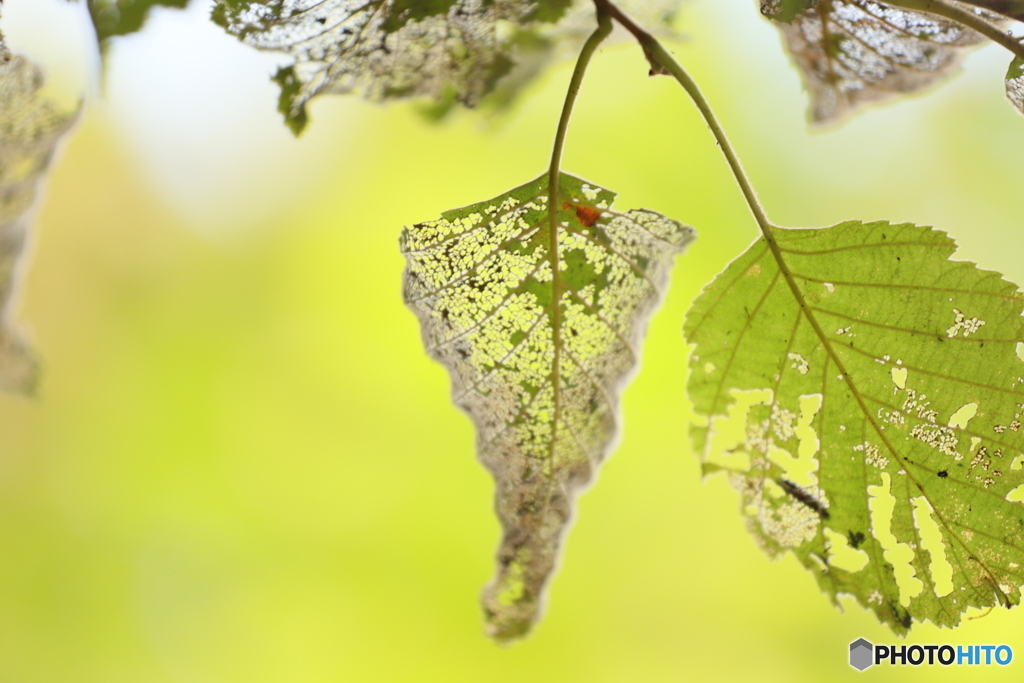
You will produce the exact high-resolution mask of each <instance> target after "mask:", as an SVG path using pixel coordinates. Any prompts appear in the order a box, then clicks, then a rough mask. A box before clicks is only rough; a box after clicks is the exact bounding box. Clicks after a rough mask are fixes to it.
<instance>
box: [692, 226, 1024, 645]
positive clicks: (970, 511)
mask: <svg viewBox="0 0 1024 683" xmlns="http://www.w3.org/2000/svg"><path fill="white" fill-rule="evenodd" d="M772 235H773V239H774V241H775V243H776V245H777V249H773V248H772V245H770V244H769V243H768V242H767V241H766V240H764V239H763V238H762V239H760V240H758V241H757V242H755V243H754V245H753V246H752V247H751V248H750V249H749V250H748V251H747V252H746V253H744V254H743V255H742V256H740V257H739V258H738V259H737V260H736V261H734V262H733V263H732V264H730V265H729V266H728V268H726V270H725V271H724V272H722V273H721V274H720V275H719V276H718V277H717V278H716V279H715V280H714V282H712V283H711V284H710V285H709V286H708V287H707V288H706V289H705V291H704V292H703V293H702V294H701V296H700V297H699V298H698V300H697V301H696V303H695V304H694V306H693V308H692V309H691V311H690V312H689V314H688V316H687V320H686V336H687V338H688V340H689V341H690V342H691V343H693V344H694V345H695V347H696V348H695V349H694V351H693V356H692V359H691V363H690V371H691V376H690V382H689V393H690V397H691V399H692V401H693V403H694V406H695V409H696V412H697V414H698V415H699V417H700V420H701V422H700V423H698V424H697V425H695V426H694V427H693V429H692V435H693V441H694V444H695V446H696V450H697V451H698V453H699V454H700V455H701V458H702V461H703V467H704V471H705V473H706V474H707V473H715V472H725V473H727V475H728V477H729V480H730V482H731V483H732V484H733V485H734V486H735V487H736V488H737V489H738V490H739V491H740V496H741V500H742V508H743V511H744V514H745V515H746V516H747V518H748V521H749V527H750V529H751V532H752V533H753V534H754V536H755V537H756V539H757V540H758V541H759V543H760V544H761V545H762V546H763V547H764V549H765V550H766V551H767V552H768V553H769V554H770V555H772V556H777V555H780V554H782V553H784V552H786V551H789V552H792V553H793V554H794V555H795V556H796V557H797V558H798V559H799V560H800V562H801V563H803V565H804V566H805V567H807V568H808V569H810V570H811V571H812V572H813V573H814V575H815V577H816V578H817V580H818V583H819V585H820V587H821V589H822V590H823V591H824V592H825V593H826V594H827V595H828V596H829V597H830V598H831V599H832V600H833V602H836V601H837V597H838V596H839V595H841V594H848V595H852V596H854V597H855V598H856V599H857V601H858V602H859V603H860V604H861V605H863V606H864V607H866V608H869V609H871V610H872V611H874V612H875V614H877V616H878V618H879V619H880V620H881V621H882V622H884V623H886V624H888V625H889V626H891V627H892V628H893V630H894V631H896V632H897V633H905V632H906V631H907V630H908V629H909V628H910V626H911V623H912V621H924V620H930V621H932V622H934V623H936V624H938V625H941V626H952V625H955V624H957V623H958V622H959V621H960V618H961V614H962V613H963V612H964V611H965V610H967V609H968V608H972V607H974V608H985V607H989V606H992V605H1002V606H1006V607H1009V606H1012V605H1015V604H1017V603H1018V602H1019V601H1020V591H1019V586H1020V585H1021V584H1022V583H1024V541H1022V540H1021V539H1022V538H1024V533H1022V532H1024V504H1022V503H1021V502H1019V501H1018V496H1017V495H1016V493H1015V492H1016V490H1017V488H1018V487H1019V486H1021V485H1022V484H1024V470H1022V469H1021V460H1022V459H1024V455H1022V452H1024V451H1022V449H1024V430H1022V422H1024V417H1022V411H1024V408H1022V406H1021V404H1024V361H1022V358H1024V343H1022V341H1024V318H1021V310H1022V306H1024V297H1022V295H1021V293H1020V292H1018V290H1017V287H1016V286H1015V285H1013V284H1012V283H1010V282H1007V281H1006V280H1003V279H1002V278H1001V277H1000V275H999V274H998V273H993V272H991V271H985V270H981V269H979V268H978V267H976V266H975V265H974V264H972V263H967V262H963V261H954V260H950V256H951V255H952V254H953V252H954V250H955V245H954V243H953V240H952V239H951V238H949V237H948V236H946V235H945V234H944V233H942V232H939V231H937V230H933V229H931V228H926V227H918V226H914V225H909V224H904V225H890V224H889V223H859V222H847V223H842V224H840V225H836V226H834V227H831V228H824V229H820V230H784V229H774V230H773V231H772ZM1022 490H1024V489H1022Z"/></svg>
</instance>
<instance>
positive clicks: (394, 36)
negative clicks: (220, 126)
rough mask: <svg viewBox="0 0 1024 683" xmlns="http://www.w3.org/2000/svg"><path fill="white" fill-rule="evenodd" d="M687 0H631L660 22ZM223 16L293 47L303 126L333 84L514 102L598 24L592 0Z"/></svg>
mask: <svg viewBox="0 0 1024 683" xmlns="http://www.w3.org/2000/svg"><path fill="white" fill-rule="evenodd" d="M679 3H680V0H646V1H645V2H639V1H636V2H632V3H630V2H623V3H622V5H623V8H624V9H627V10H629V11H630V13H631V14H632V15H633V16H634V18H635V19H637V20H638V21H640V22H641V23H642V24H643V25H645V26H648V27H650V28H652V29H655V30H656V29H657V28H658V27H659V26H660V27H664V26H666V25H667V23H668V22H670V21H671V19H672V18H673V16H674V13H675V8H676V7H677V6H678V5H679ZM211 18H212V19H213V21H214V23H216V24H218V25H219V26H221V27H222V28H224V29H225V30H226V31H227V32H228V33H230V34H231V35H233V36H235V37H237V38H238V39H239V40H241V41H242V42H244V43H246V44H247V45H250V46H252V47H254V48H256V49H259V50H271V51H279V52H283V53H285V54H286V55H287V56H288V57H289V58H290V59H291V62H290V63H287V64H285V65H284V66H282V67H281V68H279V69H278V71H277V74H276V75H275V76H274V81H275V82H276V83H277V85H278V86H279V88H280V97H279V99H278V110H279V111H280V112H281V114H283V115H284V118H285V122H286V123H287V124H288V126H289V127H290V128H291V129H292V131H293V132H294V133H296V134H298V133H300V132H302V130H303V129H304V128H305V127H306V125H307V123H308V118H309V115H308V112H307V105H308V104H309V102H310V100H312V99H313V98H315V97H316V96H318V95H321V94H325V93H333V94H344V93H350V92H356V93H359V94H361V95H363V96H365V97H367V98H368V99H371V100H376V101H382V100H388V99H394V98H401V97H426V98H429V99H430V100H433V102H434V105H433V107H432V110H433V111H435V112H439V113H444V112H445V111H447V110H448V109H450V108H451V107H452V106H453V105H455V104H462V105H465V106H467V107H474V106H476V105H477V104H479V103H480V101H481V100H482V99H483V98H484V97H485V96H487V95H489V94H492V93H493V94H494V95H495V98H494V102H495V103H496V104H507V103H509V102H511V101H512V100H513V99H514V95H515V93H516V92H518V91H519V90H520V89H521V88H522V87H523V86H524V85H525V84H527V83H529V82H530V81H531V80H532V79H533V78H534V77H535V76H536V75H537V74H539V73H540V72H541V71H542V70H543V68H544V66H545V65H546V64H547V63H549V62H550V61H551V60H552V59H553V58H554V57H556V56H558V55H560V54H562V53H565V54H568V53H569V52H571V51H573V50H575V49H577V48H578V47H579V46H580V45H581V44H582V42H583V40H584V39H585V38H586V36H587V35H589V33H590V32H591V30H592V29H593V26H594V7H593V4H592V3H591V2H590V1H589V0H539V1H536V0H424V1H422V2H416V1H413V0H216V4H215V6H214V8H213V12H212V15H211Z"/></svg>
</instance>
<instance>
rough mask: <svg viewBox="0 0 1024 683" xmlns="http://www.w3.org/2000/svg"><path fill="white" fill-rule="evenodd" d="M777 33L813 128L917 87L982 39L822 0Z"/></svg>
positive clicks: (930, 19)
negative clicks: (805, 96) (806, 95)
mask: <svg viewBox="0 0 1024 683" xmlns="http://www.w3.org/2000/svg"><path fill="white" fill-rule="evenodd" d="M778 28H779V30H780V31H781V32H782V35H783V38H784V40H785V43H786V46H787V48H788V49H789V52H790V54H792V56H793V60H794V61H795V62H796V64H797V66H798V67H799V68H800V72H801V74H802V76H803V81H804V85H805V86H806V88H807V90H808V91H810V95H811V106H810V112H809V115H810V118H811V120H812V121H813V122H815V123H833V122H837V121H839V120H841V119H843V118H845V117H846V116H848V115H849V114H851V113H852V112H854V111H856V110H857V109H859V108H860V107H863V106H865V105H868V104H872V103H875V102H881V101H883V100H887V99H890V98H892V97H894V96H896V95H900V94H906V93H912V92H916V91H918V90H921V89H922V88H925V87H927V86H929V85H931V84H932V83H935V82H937V81H938V80H940V79H941V78H943V77H945V76H946V75H948V74H950V73H951V72H953V71H955V70H956V68H957V67H958V66H959V64H960V61H961V59H962V58H963V56H964V54H965V53H966V51H967V50H968V49H969V48H971V47H974V46H976V45H978V44H980V43H982V42H983V41H984V38H982V37H981V36H980V35H978V34H977V33H975V32H974V31H971V30H970V29H967V28H964V27H963V26H961V25H960V24H958V23H956V22H952V21H949V20H947V19H943V18H941V17H937V16H934V15H931V14H926V13H923V12H916V11H913V10H906V9H900V8H897V7H892V6H890V5H887V4H885V3H882V2H875V1H874V0H821V1H820V2H818V3H817V4H816V5H814V6H813V7H812V8H811V9H808V10H807V11H805V12H804V13H803V14H800V15H799V16H797V17H796V18H795V19H794V20H793V21H792V23H790V24H778Z"/></svg>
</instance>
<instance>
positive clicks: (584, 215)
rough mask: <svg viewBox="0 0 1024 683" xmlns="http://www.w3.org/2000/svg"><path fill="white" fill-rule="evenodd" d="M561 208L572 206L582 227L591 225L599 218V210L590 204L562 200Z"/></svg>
mask: <svg viewBox="0 0 1024 683" xmlns="http://www.w3.org/2000/svg"><path fill="white" fill-rule="evenodd" d="M562 208H563V209H568V208H573V209H576V218H577V220H579V222H580V223H582V224H583V226H584V227H587V228H590V227H593V225H594V223H596V222H597V221H598V219H599V218H601V212H600V211H598V210H597V209H595V208H594V207H592V206H583V205H582V204H573V203H572V202H563V203H562Z"/></svg>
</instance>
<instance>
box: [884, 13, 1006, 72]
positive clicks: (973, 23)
mask: <svg viewBox="0 0 1024 683" xmlns="http://www.w3.org/2000/svg"><path fill="white" fill-rule="evenodd" d="M886 2H888V3H889V4H890V5H894V6H896V7H902V8H904V9H912V10H917V11H919V12H928V13H929V14H935V15H938V16H940V17H944V18H946V19H949V20H951V21H955V22H957V23H958V24H963V25H964V26H966V27H967V28H969V29H971V30H973V31H976V32H978V33H980V34H981V35H983V36H985V37H986V38H988V39H989V40H991V41H992V42H995V43H999V44H1000V45H1002V46H1003V47H1005V48H1006V49H1007V50H1009V51H1010V52H1011V53H1013V54H1014V56H1016V57H1017V58H1018V59H1024V44H1022V43H1020V42H1019V41H1018V40H1017V39H1016V38H1014V37H1013V36H1012V35H1010V34H1009V33H1006V32H1005V31H1003V30H1002V29H1001V28H999V27H998V26H996V25H995V24H993V23H992V22H991V21H989V20H988V19H986V18H985V17H984V16H982V15H980V14H977V13H975V12H972V11H971V10H968V9H965V8H963V7H960V5H958V4H957V3H954V2H950V1H949V0H886Z"/></svg>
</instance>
